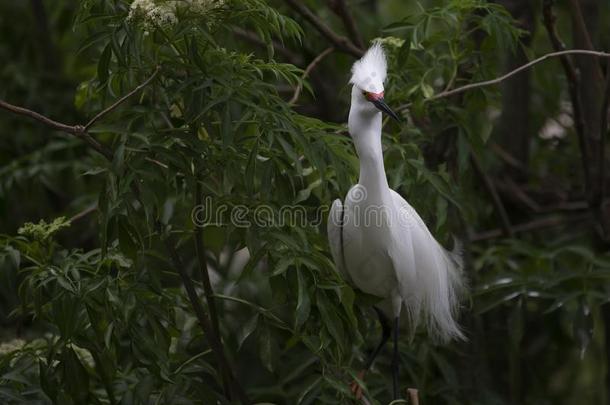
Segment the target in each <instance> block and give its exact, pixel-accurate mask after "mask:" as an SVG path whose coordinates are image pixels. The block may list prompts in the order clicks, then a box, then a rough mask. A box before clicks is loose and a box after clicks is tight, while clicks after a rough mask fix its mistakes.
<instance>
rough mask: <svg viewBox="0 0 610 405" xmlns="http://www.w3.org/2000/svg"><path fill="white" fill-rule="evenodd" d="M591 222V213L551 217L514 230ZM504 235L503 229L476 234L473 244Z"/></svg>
mask: <svg viewBox="0 0 610 405" xmlns="http://www.w3.org/2000/svg"><path fill="white" fill-rule="evenodd" d="M589 220H591V213H589V212H587V213H583V214H578V215H574V216H570V217H566V216H556V215H554V216H550V217H546V218H540V219H536V220H533V221H530V222H526V223H523V224H517V225H513V227H512V229H513V232H514V233H515V234H518V233H523V232H530V231H536V230H540V229H545V228H553V227H556V226H561V225H567V224H570V223H576V222H579V223H582V222H584V221H589ZM503 235H504V231H503V230H502V229H492V230H489V231H484V232H481V233H477V234H474V235H472V236H471V237H470V240H471V241H472V242H480V241H484V240H489V239H496V238H499V237H502V236H503Z"/></svg>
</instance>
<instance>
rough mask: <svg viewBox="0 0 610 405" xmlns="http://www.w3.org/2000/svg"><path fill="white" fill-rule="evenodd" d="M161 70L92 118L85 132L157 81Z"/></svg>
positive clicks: (158, 67)
mask: <svg viewBox="0 0 610 405" xmlns="http://www.w3.org/2000/svg"><path fill="white" fill-rule="evenodd" d="M160 70H161V66H157V68H156V69H155V71H154V72H153V74H152V75H151V76H150V77H149V78H148V79H146V80H145V81H144V82H143V83H142V84H140V85H139V86H138V87H136V88H135V89H133V90H131V91H130V92H129V93H127V94H125V95H124V96H123V97H121V98H119V99H118V100H117V101H115V102H114V103H113V104H112V105H111V106H110V107H108V108H106V109H104V110H102V111H100V112H99V113H98V114H97V115H96V116H95V117H93V118H91V120H90V121H89V122H88V123H87V124H86V125H85V131H88V130H89V128H91V126H92V125H93V124H95V123H96V122H97V121H98V120H100V119H102V118H103V117H104V116H105V115H107V114H109V113H111V112H112V111H113V110H114V109H115V108H117V107H118V106H119V105H121V104H123V103H124V102H125V100H127V99H128V98H129V97H131V96H133V95H134V94H136V93H137V92H139V91H140V90H142V89H143V88H144V87H146V86H148V83H150V82H152V81H153V80H154V79H155V77H157V74H159V71H160Z"/></svg>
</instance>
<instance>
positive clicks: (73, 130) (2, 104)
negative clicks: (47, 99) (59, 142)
mask: <svg viewBox="0 0 610 405" xmlns="http://www.w3.org/2000/svg"><path fill="white" fill-rule="evenodd" d="M0 108H3V109H5V110H7V111H10V112H13V113H15V114H19V115H25V116H26V117H30V118H33V119H35V120H37V121H40V122H42V123H43V124H45V125H46V126H48V127H51V128H53V129H56V130H58V131H62V132H67V133H69V134H72V135H76V134H78V133H81V132H82V129H79V125H67V124H63V123H61V122H57V121H54V120H52V119H50V118H48V117H45V116H44V115H42V114H39V113H37V112H36V111H32V110H28V109H27V108H23V107H18V106H16V105H13V104H9V103H7V102H6V101H2V100H0Z"/></svg>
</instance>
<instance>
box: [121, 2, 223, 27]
mask: <svg viewBox="0 0 610 405" xmlns="http://www.w3.org/2000/svg"><path fill="white" fill-rule="evenodd" d="M223 4H224V0H134V1H133V3H131V7H130V9H129V15H128V16H127V20H128V21H134V20H142V21H143V24H144V28H145V29H146V30H148V29H150V28H154V27H163V26H168V25H174V24H176V23H177V22H178V17H177V14H178V10H180V11H182V10H184V11H185V12H188V13H192V14H196V15H203V14H206V13H208V12H210V11H211V10H213V9H215V8H218V7H220V6H222V5H223Z"/></svg>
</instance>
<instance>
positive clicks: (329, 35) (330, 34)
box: [284, 0, 364, 58]
mask: <svg viewBox="0 0 610 405" xmlns="http://www.w3.org/2000/svg"><path fill="white" fill-rule="evenodd" d="M284 1H285V2H286V3H287V4H288V5H289V6H290V7H292V8H293V9H294V10H295V11H296V12H298V13H299V14H300V15H301V16H303V18H305V19H306V20H307V21H308V22H309V23H310V24H311V25H313V26H314V28H315V29H316V30H318V32H320V34H322V35H323V36H324V37H325V38H326V39H328V40H329V41H330V42H332V44H333V45H334V46H335V47H336V48H337V49H339V50H341V51H343V52H345V53H348V54H350V55H352V56H354V57H356V58H360V57H362V55H364V51H363V50H362V49H360V48H358V47H357V46H356V45H354V44H353V43H352V41H350V40H349V39H348V38H346V37H342V36H340V35H338V34H337V33H335V32H334V31H333V30H332V29H330V28H329V27H328V26H327V25H326V24H324V22H323V21H322V20H320V18H319V17H318V16H317V15H315V14H314V13H313V12H312V11H311V10H310V9H309V8H307V6H306V5H305V4H303V2H302V1H299V0H284Z"/></svg>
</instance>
